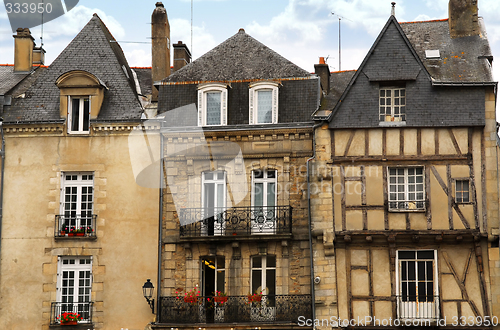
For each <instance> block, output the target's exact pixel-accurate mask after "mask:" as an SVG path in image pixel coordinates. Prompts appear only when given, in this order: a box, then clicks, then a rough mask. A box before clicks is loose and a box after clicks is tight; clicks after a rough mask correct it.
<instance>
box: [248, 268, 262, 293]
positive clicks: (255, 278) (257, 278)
mask: <svg viewBox="0 0 500 330" xmlns="http://www.w3.org/2000/svg"><path fill="white" fill-rule="evenodd" d="M262 289H263V288H262V270H260V269H258V270H257V269H254V270H252V292H251V293H254V292H255V291H257V290H259V291H260V290H262Z"/></svg>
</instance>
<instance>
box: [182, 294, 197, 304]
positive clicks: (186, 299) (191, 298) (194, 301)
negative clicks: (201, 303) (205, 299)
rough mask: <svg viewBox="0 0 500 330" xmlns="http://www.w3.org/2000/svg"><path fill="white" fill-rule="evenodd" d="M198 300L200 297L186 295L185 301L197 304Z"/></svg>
mask: <svg viewBox="0 0 500 330" xmlns="http://www.w3.org/2000/svg"><path fill="white" fill-rule="evenodd" d="M197 301H198V297H192V296H185V297H184V302H187V303H190V304H195V303H196V302H197Z"/></svg>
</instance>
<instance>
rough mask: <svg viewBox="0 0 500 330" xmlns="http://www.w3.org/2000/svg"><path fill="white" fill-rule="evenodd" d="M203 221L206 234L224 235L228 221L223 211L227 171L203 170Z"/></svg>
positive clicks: (203, 229) (203, 231) (203, 230)
mask: <svg viewBox="0 0 500 330" xmlns="http://www.w3.org/2000/svg"><path fill="white" fill-rule="evenodd" d="M202 180H203V182H202V183H203V189H202V200H203V212H204V213H203V219H204V220H203V223H202V233H203V234H204V235H209V236H212V235H223V234H224V231H225V228H226V223H225V221H224V218H223V212H224V209H225V206H226V191H227V189H226V172H224V171H211V172H203V177H202Z"/></svg>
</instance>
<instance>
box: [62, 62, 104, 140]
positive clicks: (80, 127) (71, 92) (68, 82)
mask: <svg viewBox="0 0 500 330" xmlns="http://www.w3.org/2000/svg"><path fill="white" fill-rule="evenodd" d="M56 85H57V87H58V88H59V91H60V95H59V96H60V109H59V114H60V116H61V118H66V119H67V120H66V123H67V132H68V133H69V134H89V133H90V120H91V119H95V118H97V116H98V115H99V111H100V110H101V105H102V102H103V100H104V92H105V90H106V89H107V87H106V85H105V84H104V83H103V82H102V81H101V80H100V79H99V78H97V77H96V76H94V75H93V74H91V73H89V72H86V71H81V70H74V71H69V72H66V73H64V74H62V75H61V76H60V77H59V78H57V80H56Z"/></svg>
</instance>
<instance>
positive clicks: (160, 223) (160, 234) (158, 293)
mask: <svg viewBox="0 0 500 330" xmlns="http://www.w3.org/2000/svg"><path fill="white" fill-rule="evenodd" d="M162 127H163V124H162V123H160V178H159V179H160V196H159V199H160V205H159V207H158V209H159V211H158V213H159V214H158V274H157V276H158V278H157V282H156V287H157V289H156V323H161V319H160V316H161V314H160V312H161V311H160V306H161V302H160V299H161V252H162V241H163V231H162V229H163V180H164V177H163V166H164V163H163V134H162V132H161V128H162Z"/></svg>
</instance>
